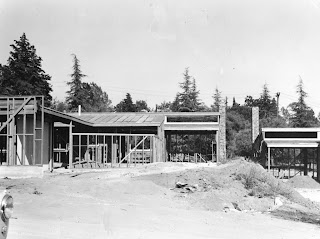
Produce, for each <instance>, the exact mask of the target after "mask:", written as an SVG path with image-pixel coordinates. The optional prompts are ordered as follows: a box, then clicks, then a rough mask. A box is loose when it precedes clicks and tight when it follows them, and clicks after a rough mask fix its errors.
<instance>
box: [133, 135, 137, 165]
mask: <svg viewBox="0 0 320 239" xmlns="http://www.w3.org/2000/svg"><path fill="white" fill-rule="evenodd" d="M136 145H137V136H134V166H137V148H136Z"/></svg>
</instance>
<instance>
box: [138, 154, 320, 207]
mask: <svg viewBox="0 0 320 239" xmlns="http://www.w3.org/2000/svg"><path fill="white" fill-rule="evenodd" d="M141 179H147V180H151V181H153V182H154V183H155V184H157V185H160V186H163V187H166V188H170V189H171V190H172V191H174V192H176V198H177V199H178V200H185V201H188V202H189V203H190V204H191V205H192V207H193V206H195V207H199V208H205V209H207V210H225V209H232V210H234V209H235V210H240V211H246V210H255V211H268V210H273V209H274V208H275V199H276V198H281V200H282V201H288V202H293V203H297V204H299V205H302V206H303V207H306V208H315V205H314V204H313V203H312V202H311V201H310V200H308V199H305V198H303V197H302V196H301V195H300V194H299V193H298V192H296V191H295V190H294V189H293V188H292V187H291V186H290V185H289V184H285V183H283V182H281V181H280V180H278V179H276V178H274V177H273V176H272V175H270V174H269V173H267V172H266V170H265V169H264V168H263V167H262V166H261V165H259V164H255V163H251V162H247V161H245V160H235V161H232V162H231V163H228V164H224V165H221V166H218V167H215V168H196V169H188V170H185V171H182V172H176V173H162V174H158V175H148V176H143V177H139V178H136V180H141Z"/></svg>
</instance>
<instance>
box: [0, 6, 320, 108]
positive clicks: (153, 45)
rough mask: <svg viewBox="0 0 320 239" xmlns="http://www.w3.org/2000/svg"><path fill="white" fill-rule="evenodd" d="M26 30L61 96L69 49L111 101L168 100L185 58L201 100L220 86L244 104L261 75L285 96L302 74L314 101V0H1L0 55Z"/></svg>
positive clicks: (317, 9) (317, 20)
mask: <svg viewBox="0 0 320 239" xmlns="http://www.w3.org/2000/svg"><path fill="white" fill-rule="evenodd" d="M23 32H25V33H26V35H27V38H28V39H29V41H30V43H31V44H33V45H34V46H35V47H36V49H37V54H38V55H39V56H41V57H42V59H43V62H42V66H43V69H44V70H45V71H46V73H47V74H49V75H51V76H52V82H51V83H52V86H53V96H54V97H57V98H58V99H60V100H62V99H64V97H65V96H66V93H65V92H66V91H67V90H68V88H67V86H66V82H67V81H69V80H70V74H71V72H72V56H71V54H72V53H74V54H76V55H77V57H78V58H79V60H80V64H81V69H82V71H83V73H84V74H86V75H88V77H87V78H85V79H84V81H87V82H91V81H94V82H96V83H97V84H98V85H100V86H101V87H102V88H103V90H105V91H106V92H107V93H108V95H109V97H110V99H111V100H112V102H113V104H114V105H115V104H117V103H119V101H120V100H121V99H123V98H124V97H125V94H126V92H130V93H131V95H132V97H133V100H138V99H141V100H146V101H147V102H148V104H149V106H151V107H153V108H154V107H155V104H156V103H160V102H162V101H164V100H166V101H172V100H173V99H174V96H175V94H176V92H177V91H179V90H180V89H179V86H178V83H179V82H181V81H182V80H183V77H182V73H183V71H184V69H185V67H189V70H190V74H191V75H192V76H194V77H195V79H196V82H197V86H198V89H199V90H200V98H201V99H202V100H203V101H204V102H205V103H206V104H207V105H210V104H212V101H213V100H212V95H213V92H214V90H215V88H216V87H218V88H219V90H220V91H222V94H223V96H227V97H228V98H229V104H231V103H232V97H233V96H235V97H236V100H237V102H238V103H241V104H242V103H243V102H244V98H245V96H246V95H252V96H253V97H259V94H260V93H261V91H262V87H263V85H264V84H265V83H267V84H268V87H269V89H270V93H271V95H272V96H274V95H275V93H276V92H280V93H281V95H280V105H281V106H287V105H288V104H289V103H290V102H292V101H294V100H296V99H297V95H296V93H295V91H296V85H297V83H298V81H299V75H300V76H301V77H302V79H303V81H304V84H305V90H306V91H307V92H308V94H309V97H308V100H307V102H308V103H309V106H311V107H312V108H313V109H314V110H315V111H316V113H318V112H319V111H320V94H319V85H320V84H319V82H320V0H263V1H261V0H241V1H240V0H208V1H201V0H194V1H188V0H180V1H178V0H176V1H175V0H170V1H169V0H168V1H155V0H135V1H132V0H104V1H94V0H90V1H89V0H88V1H86V0H81V1H79V0H74V1H66V0H64V1H57V0H55V1H53V0H52V1H43V0H0V63H2V64H6V62H7V59H8V57H9V52H10V50H11V47H10V44H12V43H13V41H14V40H17V39H19V37H20V36H21V35H22V33H23Z"/></svg>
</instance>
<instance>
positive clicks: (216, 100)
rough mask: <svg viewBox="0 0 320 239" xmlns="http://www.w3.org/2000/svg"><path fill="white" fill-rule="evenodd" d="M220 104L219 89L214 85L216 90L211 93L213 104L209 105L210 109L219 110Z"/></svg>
mask: <svg viewBox="0 0 320 239" xmlns="http://www.w3.org/2000/svg"><path fill="white" fill-rule="evenodd" d="M220 104H221V91H219V89H218V87H216V90H215V92H214V94H213V105H211V108H212V110H213V111H219V106H220Z"/></svg>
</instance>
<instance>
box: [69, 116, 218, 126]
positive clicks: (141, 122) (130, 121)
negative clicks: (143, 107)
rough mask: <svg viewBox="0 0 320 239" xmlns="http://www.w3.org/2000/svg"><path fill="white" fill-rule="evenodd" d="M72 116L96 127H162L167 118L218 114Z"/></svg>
mask: <svg viewBox="0 0 320 239" xmlns="http://www.w3.org/2000/svg"><path fill="white" fill-rule="evenodd" d="M69 115H70V116H72V117H75V118H78V119H80V120H82V121H86V122H89V123H91V124H92V125H93V126H94V127H126V126H128V127H129V126H138V127H139V126H160V125H161V124H162V122H163V121H164V119H165V116H191V117H192V116H194V117H196V116H200V117H201V116H212V115H214V116H215V115H219V113H218V112H117V113H115V112H82V113H81V115H79V113H69Z"/></svg>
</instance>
